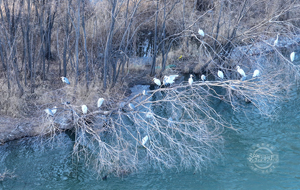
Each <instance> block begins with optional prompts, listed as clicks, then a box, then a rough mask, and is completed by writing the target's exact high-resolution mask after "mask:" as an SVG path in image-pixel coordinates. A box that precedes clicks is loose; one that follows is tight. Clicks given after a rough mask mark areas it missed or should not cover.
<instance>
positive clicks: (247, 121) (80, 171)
mask: <svg viewBox="0 0 300 190" xmlns="http://www.w3.org/2000/svg"><path fill="white" fill-rule="evenodd" d="M299 93H300V92H299V90H294V91H293V92H292V94H291V95H290V96H291V97H292V98H291V99H290V100H289V101H285V102H284V103H282V104H280V105H279V106H278V109H277V110H276V113H277V117H275V118H272V119H270V118H265V117H262V116H260V115H259V114H258V113H256V111H255V109H254V108H253V107H252V106H251V105H250V106H249V110H250V111H251V112H250V113H249V114H247V116H245V115H244V114H242V113H239V112H233V111H229V110H228V109H227V107H228V106H226V105H223V104H222V103H221V104H220V105H219V106H218V109H219V110H222V109H224V112H223V115H224V117H225V118H226V120H227V121H228V122H229V123H231V124H232V125H233V126H234V127H235V128H238V129H239V130H238V132H236V131H233V130H231V129H225V131H224V134H223V136H224V139H225V145H224V152H223V157H222V158H220V160H219V161H218V162H217V163H214V164H212V165H211V166H210V167H208V168H207V169H205V170H203V171H202V172H199V173H195V174H194V173H193V171H183V172H176V171H173V170H166V171H165V172H164V173H161V172H159V171H153V170H150V169H149V170H147V171H139V172H137V173H132V174H129V175H128V176H125V177H123V178H117V177H113V176H109V177H108V178H107V180H105V181H102V180H100V179H98V178H97V175H96V174H95V173H94V172H93V170H92V169H89V168H87V167H85V166H84V164H82V163H77V162H76V160H74V159H72V155H71V150H72V147H73V142H72V141H71V139H70V138H69V137H68V136H67V135H66V134H60V135H57V136H56V139H55V141H53V143H42V144H44V145H41V139H40V138H25V139H22V140H18V141H12V142H8V143H6V144H4V145H2V146H0V155H1V157H0V173H2V172H3V171H4V170H5V169H7V170H9V171H14V175H15V177H14V178H6V179H5V180H4V181H2V182H0V189H122V190H123V189H131V190H132V189H273V190H274V189H300V115H299V107H300V95H299ZM225 108H226V110H225ZM44 140H46V139H44ZM45 144H52V146H50V145H48V146H47V145H45ZM255 151H256V153H259V154H264V153H267V154H272V155H276V156H277V157H276V158H277V159H278V160H277V161H278V162H276V163H275V162H272V161H271V162H269V163H270V165H268V164H267V165H266V164H256V165H255V164H254V163H252V162H250V161H249V157H250V154H251V153H254V152H255ZM263 166H268V167H267V169H263Z"/></svg>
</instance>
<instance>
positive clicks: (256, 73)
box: [252, 69, 259, 78]
mask: <svg viewBox="0 0 300 190" xmlns="http://www.w3.org/2000/svg"><path fill="white" fill-rule="evenodd" d="M258 76H259V70H258V69H256V70H255V71H254V72H253V76H252V77H253V78H255V77H258Z"/></svg>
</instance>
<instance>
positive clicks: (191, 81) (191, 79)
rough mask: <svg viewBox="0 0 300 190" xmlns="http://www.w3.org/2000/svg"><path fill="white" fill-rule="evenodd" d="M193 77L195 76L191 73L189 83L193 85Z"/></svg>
mask: <svg viewBox="0 0 300 190" xmlns="http://www.w3.org/2000/svg"><path fill="white" fill-rule="evenodd" d="M193 77H194V76H193V75H192V74H191V75H190V78H189V85H192V84H193V82H194V80H193Z"/></svg>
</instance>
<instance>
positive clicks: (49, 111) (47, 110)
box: [44, 108, 54, 116]
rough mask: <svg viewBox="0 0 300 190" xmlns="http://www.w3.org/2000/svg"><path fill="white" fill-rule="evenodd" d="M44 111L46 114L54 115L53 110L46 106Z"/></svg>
mask: <svg viewBox="0 0 300 190" xmlns="http://www.w3.org/2000/svg"><path fill="white" fill-rule="evenodd" d="M44 111H45V112H46V113H47V115H50V116H54V114H53V112H52V111H51V109H50V108H47V109H45V110H44Z"/></svg>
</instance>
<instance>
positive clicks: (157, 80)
mask: <svg viewBox="0 0 300 190" xmlns="http://www.w3.org/2000/svg"><path fill="white" fill-rule="evenodd" d="M153 81H154V83H155V84H156V85H158V86H161V82H160V80H159V79H157V78H155V77H154V78H153Z"/></svg>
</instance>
